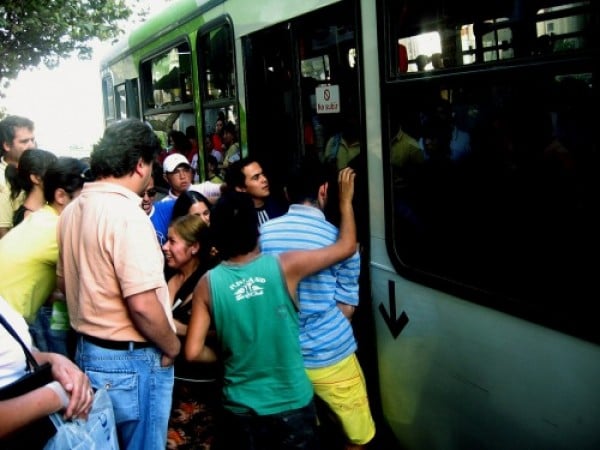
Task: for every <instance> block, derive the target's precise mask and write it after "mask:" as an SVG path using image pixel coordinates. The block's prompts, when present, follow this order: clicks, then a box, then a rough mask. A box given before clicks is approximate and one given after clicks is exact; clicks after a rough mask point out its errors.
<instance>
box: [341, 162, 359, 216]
mask: <svg viewBox="0 0 600 450" xmlns="http://www.w3.org/2000/svg"><path fill="white" fill-rule="evenodd" d="M355 177H356V173H355V172H354V170H353V169H351V168H350V167H346V168H344V169H342V170H340V172H339V174H338V189H339V194H340V208H342V207H343V206H344V204H348V203H349V204H352V197H353V196H354V178H355Z"/></svg>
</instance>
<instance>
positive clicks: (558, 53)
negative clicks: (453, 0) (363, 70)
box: [381, 1, 600, 339]
mask: <svg viewBox="0 0 600 450" xmlns="http://www.w3.org/2000/svg"><path fill="white" fill-rule="evenodd" d="M403 3H404V4H408V5H409V7H410V6H413V3H412V2H403ZM540 3H542V4H543V2H536V4H537V5H538V7H536V8H537V9H532V10H530V11H523V10H519V8H515V9H514V10H513V13H514V14H513V15H512V16H511V15H510V14H507V13H508V12H509V11H506V10H505V9H506V8H504V7H503V8H502V9H498V10H497V11H496V10H494V8H493V6H494V5H497V4H499V3H498V2H491V3H490V4H489V5H491V6H489V7H484V6H481V7H478V9H479V11H475V12H473V11H472V10H470V9H469V8H467V7H464V8H463V7H461V6H460V4H458V5H455V7H454V8H453V7H451V6H446V7H447V9H446V10H444V11H443V12H444V13H443V14H442V12H441V10H440V12H439V13H438V14H434V12H435V11H433V10H431V9H429V10H428V15H426V16H423V17H421V19H419V18H418V16H415V15H413V16H412V19H414V22H402V26H399V27H397V28H396V29H395V31H396V32H399V31H401V30H405V29H407V28H406V27H409V28H408V30H414V29H422V30H428V31H427V33H430V34H429V36H434V35H432V34H431V33H433V32H434V30H433V29H432V28H434V25H435V26H436V27H438V28H437V30H438V31H437V33H439V34H438V35H437V36H439V37H440V38H439V41H438V40H436V39H433V40H432V42H434V43H437V42H441V52H442V53H443V54H444V55H445V57H446V58H445V59H444V62H445V63H447V62H448V61H450V63H449V64H446V66H445V67H444V70H440V71H435V70H431V67H430V66H429V67H426V71H425V72H424V73H422V74H419V76H417V74H415V73H413V74H411V73H410V69H409V71H408V72H403V73H402V82H396V80H394V78H397V77H396V76H394V77H393V78H392V79H390V80H389V82H387V83H384V84H383V86H382V95H381V99H382V110H383V111H384V116H385V117H384V120H383V121H384V123H386V124H388V125H387V126H388V130H387V133H386V137H387V144H386V145H385V147H387V149H388V151H389V155H388V157H387V158H384V161H387V164H386V165H385V170H386V173H387V174H388V176H389V193H390V196H389V198H390V199H391V201H390V207H389V208H387V209H386V210H387V211H390V214H389V217H388V218H387V220H388V222H389V230H390V237H389V239H390V242H391V246H390V248H391V251H390V252H391V254H392V256H393V259H395V261H396V264H397V268H398V270H399V271H401V272H403V273H405V274H407V276H413V277H415V278H416V279H419V280H421V281H423V282H425V284H427V283H431V284H432V285H436V286H445V287H446V289H447V291H448V292H453V293H458V294H459V295H461V296H462V297H464V298H471V299H473V300H475V301H480V302H483V303H484V304H487V305H491V306H494V307H497V308H499V309H502V310H505V311H509V312H511V313H513V314H516V315H522V316H524V317H527V318H530V319H531V320H534V321H538V322H540V323H543V324H544V325H547V326H550V327H554V328H557V329H560V330H562V331H566V332H569V333H572V334H575V335H578V336H582V337H586V338H588V339H589V338H594V336H595V337H597V331H596V330H595V326H596V325H595V324H594V323H593V322H592V321H591V319H589V317H591V316H592V313H591V309H590V308H591V303H590V302H589V295H588V294H587V293H588V292H590V291H592V290H593V283H592V280H594V279H595V276H594V274H593V270H592V269H591V267H590V266H589V264H588V261H589V260H593V259H594V254H595V252H596V250H597V243H598V238H597V236H596V234H597V233H596V231H595V230H597V227H598V221H597V219H593V220H592V219H591V218H592V217H593V216H594V211H595V209H596V205H597V204H598V202H599V201H600V198H599V197H598V193H599V192H600V190H599V189H598V186H597V181H596V180H597V177H596V175H595V174H596V173H597V172H598V170H600V167H599V164H600V161H599V160H598V154H597V151H596V149H597V148H598V134H597V133H596V132H595V124H594V120H593V119H592V116H591V115H589V113H587V111H592V110H593V109H594V103H593V101H594V100H593V99H595V98H597V95H598V94H597V87H596V84H595V75H594V70H595V60H594V58H593V57H592V56H591V55H593V53H592V52H588V53H587V54H586V53H584V52H583V51H585V50H590V46H591V45H592V43H591V42H590V41H588V40H586V36H588V35H589V33H590V30H589V25H590V24H589V23H588V22H587V21H586V19H585V18H586V17H587V16H586V14H587V12H586V11H587V9H586V8H588V9H589V7H590V4H589V2H579V3H576V4H573V3H565V4H564V5H557V3H560V2H556V1H555V2H551V3H552V5H553V6H552V7H550V8H545V9H539V5H540ZM387 4H388V6H389V8H390V9H389V11H388V12H389V14H390V16H389V17H388V19H390V20H392V19H397V17H398V14H397V13H398V11H397V10H396V6H397V2H393V1H389V2H387ZM515 4H518V5H520V6H523V5H524V2H515ZM440 5H442V6H445V5H450V4H449V3H445V2H440ZM486 5H487V3H486ZM475 13H477V14H475ZM431 16H435V17H436V18H437V17H441V18H443V20H442V21H437V22H436V21H434V20H432V19H431ZM490 17H496V19H490ZM498 18H499V19H498ZM473 19H475V20H473ZM480 19H481V20H480ZM465 24H468V25H465ZM448 30H458V31H459V32H460V36H456V35H453V37H452V38H451V39H449V38H448V37H447V33H448ZM400 34H401V35H402V34H404V33H400ZM405 36H406V35H405ZM407 36H408V38H406V37H403V38H402V39H403V40H402V41H401V44H402V45H403V46H405V47H406V53H407V58H408V61H409V67H410V64H412V61H414V60H415V59H416V57H415V53H416V52H417V51H418V52H422V53H424V54H426V53H427V52H429V51H431V52H433V51H434V50H438V48H434V47H427V46H426V45H425V44H422V45H421V44H420V42H421V41H419V39H418V36H426V34H425V32H423V33H421V34H409V35H407ZM544 36H546V37H548V41H546V40H544V41H543V42H542V41H540V38H543V37H544ZM386 38H387V39H388V43H389V47H388V48H390V49H393V51H392V52H390V53H393V54H398V51H397V46H398V45H399V40H398V34H390V35H389V36H387V37H386ZM455 38H456V39H455ZM449 41H452V45H455V44H456V46H455V47H452V46H450V47H449V46H448V43H449ZM417 44H419V45H421V46H420V47H419V46H417ZM541 45H543V46H542V47H541ZM594 45H598V44H597V43H595V44H594ZM415 49H418V50H415ZM577 51H580V52H582V53H580V54H579V56H580V57H579V59H576V60H574V58H572V55H573V53H569V52H577ZM586 55H587V56H586ZM561 58H564V59H561ZM506 59H509V60H510V62H511V64H510V65H504V66H503V65H502V64H503V61H505V60H506ZM452 61H453V63H452ZM397 62H398V61H391V63H392V64H396V63H397ZM453 64H454V66H456V65H462V66H466V65H467V64H469V66H468V70H466V69H465V68H463V70H462V71H460V72H458V71H455V70H453V67H454V66H453ZM499 69H501V70H499ZM395 70H396V67H395V66H393V67H388V70H386V72H387V73H396V74H397V75H398V74H399V72H396V71H395ZM567 298H568V299H569V306H568V309H564V308H563V302H564V301H565V299H567Z"/></svg>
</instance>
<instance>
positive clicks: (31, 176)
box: [29, 173, 42, 185]
mask: <svg viewBox="0 0 600 450" xmlns="http://www.w3.org/2000/svg"><path fill="white" fill-rule="evenodd" d="M29 179H30V180H31V183H32V184H39V185H41V184H42V177H40V176H39V175H35V174H33V173H30V174H29Z"/></svg>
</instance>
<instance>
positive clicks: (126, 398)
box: [75, 337, 173, 450]
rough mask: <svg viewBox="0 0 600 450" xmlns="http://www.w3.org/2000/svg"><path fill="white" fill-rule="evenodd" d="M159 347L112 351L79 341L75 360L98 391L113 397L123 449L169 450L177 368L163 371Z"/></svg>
mask: <svg viewBox="0 0 600 450" xmlns="http://www.w3.org/2000/svg"><path fill="white" fill-rule="evenodd" d="M161 356H162V354H161V352H160V350H159V349H157V348H156V347H147V348H140V349H133V346H131V347H130V349H129V350H110V349H106V348H103V347H99V346H97V345H94V344H92V343H90V342H88V341H86V340H84V339H83V338H82V337H79V338H78V339H77V351H76V354H75V360H76V362H77V364H78V365H79V367H81V369H82V370H84V371H85V372H86V373H87V375H88V376H89V378H90V380H91V382H92V386H93V387H94V388H100V387H104V388H106V389H107V390H108V393H109V394H110V399H111V400H112V402H113V407H114V411H115V420H116V422H117V434H118V436H119V444H120V446H121V448H122V449H127V450H152V449H156V450H165V448H167V427H168V423H169V413H170V411H171V398H172V394H173V366H170V367H161V365H160V360H161Z"/></svg>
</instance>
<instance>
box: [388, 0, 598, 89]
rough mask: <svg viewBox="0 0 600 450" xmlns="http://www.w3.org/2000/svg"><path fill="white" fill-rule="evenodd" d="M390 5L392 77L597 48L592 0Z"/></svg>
mask: <svg viewBox="0 0 600 450" xmlns="http://www.w3.org/2000/svg"><path fill="white" fill-rule="evenodd" d="M436 3H439V6H438V8H437V11H436V8H435V4H436ZM386 7H387V15H386V21H387V22H388V28H389V30H390V37H389V41H388V42H389V44H388V50H389V53H388V54H389V59H388V60H389V67H388V70H387V73H388V75H389V76H390V77H392V78H395V77H398V76H403V74H407V73H411V72H419V71H431V70H435V69H441V68H458V67H460V66H465V65H474V64H475V65H479V64H492V63H493V64H498V63H502V62H504V61H510V60H512V59H514V58H536V57H540V56H542V55H548V54H557V53H562V52H576V51H581V50H585V49H589V48H591V47H592V46H593V39H594V36H595V32H594V30H593V29H594V24H593V23H592V19H591V16H592V15H591V8H592V2H590V1H585V2H564V1H553V0H546V1H543V0H542V1H521V0H514V1H512V2H511V1H508V2H500V1H490V2H479V3H469V2H423V1H420V0H403V1H397V2H396V1H394V2H391V1H388V2H387V5H386ZM440 47H441V48H440ZM419 68H421V69H419Z"/></svg>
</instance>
